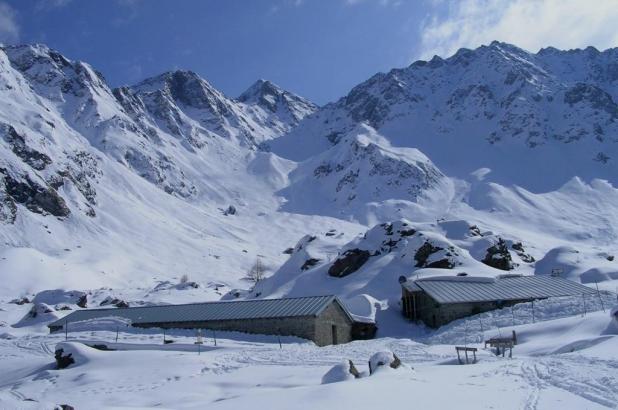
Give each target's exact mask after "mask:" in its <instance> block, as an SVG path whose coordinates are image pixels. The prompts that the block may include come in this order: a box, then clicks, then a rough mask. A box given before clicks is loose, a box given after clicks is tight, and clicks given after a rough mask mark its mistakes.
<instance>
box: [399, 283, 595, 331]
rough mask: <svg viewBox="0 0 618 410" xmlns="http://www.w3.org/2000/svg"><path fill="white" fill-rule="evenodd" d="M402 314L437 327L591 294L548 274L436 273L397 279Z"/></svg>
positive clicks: (588, 290)
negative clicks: (552, 299) (511, 308)
mask: <svg viewBox="0 0 618 410" xmlns="http://www.w3.org/2000/svg"><path fill="white" fill-rule="evenodd" d="M401 288H402V299H401V303H402V308H403V309H402V310H403V314H404V316H406V317H408V318H410V319H413V320H421V321H422V322H423V323H425V324H426V325H427V326H429V327H433V328H437V327H440V326H442V325H445V324H447V323H449V322H452V321H453V320H456V319H461V318H463V317H467V316H471V315H475V314H479V313H482V312H487V311H490V310H494V309H499V308H502V307H505V306H512V305H515V304H517V303H523V302H531V301H534V300H538V299H547V298H550V297H559V296H575V295H578V296H579V295H593V294H596V292H595V291H594V290H593V289H591V288H589V287H587V286H584V285H581V284H579V283H576V282H573V281H570V280H567V279H563V278H559V277H552V276H540V275H538V276H537V275H532V276H519V275H509V276H504V277H498V278H490V277H474V276H439V277H429V278H424V279H417V280H407V279H405V278H404V279H402V280H401Z"/></svg>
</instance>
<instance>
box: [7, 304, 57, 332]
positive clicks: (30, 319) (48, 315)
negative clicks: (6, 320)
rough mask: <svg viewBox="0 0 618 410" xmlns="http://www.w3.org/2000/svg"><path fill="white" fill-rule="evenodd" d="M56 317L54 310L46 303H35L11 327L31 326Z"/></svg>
mask: <svg viewBox="0 0 618 410" xmlns="http://www.w3.org/2000/svg"><path fill="white" fill-rule="evenodd" d="M56 319H58V315H57V314H56V310H55V309H54V308H53V307H51V306H49V305H48V304H46V303H35V304H34V305H33V306H32V308H30V310H29V311H28V313H26V315H25V316H24V317H23V318H21V320H20V321H19V322H17V323H15V324H14V325H13V327H24V326H33V325H38V324H41V323H47V322H51V321H53V320H56Z"/></svg>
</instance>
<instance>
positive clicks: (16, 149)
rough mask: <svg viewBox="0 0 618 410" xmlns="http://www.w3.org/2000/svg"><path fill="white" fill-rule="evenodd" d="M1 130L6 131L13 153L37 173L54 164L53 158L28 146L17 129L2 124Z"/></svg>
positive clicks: (6, 137)
mask: <svg viewBox="0 0 618 410" xmlns="http://www.w3.org/2000/svg"><path fill="white" fill-rule="evenodd" d="M1 128H3V130H4V134H5V136H4V138H5V139H6V141H7V142H8V143H9V146H10V147H11V150H12V151H13V153H14V154H15V155H17V156H18V157H19V158H20V159H21V160H22V161H24V162H25V163H26V164H28V165H30V166H31V167H32V168H34V169H36V170H37V171H42V170H44V169H45V168H46V167H47V166H48V165H49V164H51V163H52V160H51V158H49V157H48V156H47V155H45V154H43V153H42V152H38V151H37V150H35V149H32V148H30V147H29V146H28V145H27V144H26V140H25V138H24V137H23V136H22V135H19V134H18V133H17V131H16V130H15V128H13V127H12V126H10V125H8V124H2V126H1Z"/></svg>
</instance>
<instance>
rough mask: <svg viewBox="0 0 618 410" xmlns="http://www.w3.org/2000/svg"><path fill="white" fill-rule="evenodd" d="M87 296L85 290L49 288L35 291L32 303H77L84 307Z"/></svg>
mask: <svg viewBox="0 0 618 410" xmlns="http://www.w3.org/2000/svg"><path fill="white" fill-rule="evenodd" d="M87 302H88V297H87V295H86V293H85V292H82V291H79V290H64V289H50V290H44V291H41V292H39V293H37V294H36V295H35V296H34V298H33V299H32V303H45V304H48V305H59V304H68V305H77V306H79V307H86V305H87Z"/></svg>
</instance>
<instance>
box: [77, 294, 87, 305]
mask: <svg viewBox="0 0 618 410" xmlns="http://www.w3.org/2000/svg"><path fill="white" fill-rule="evenodd" d="M76 305H77V306H79V307H80V308H86V307H87V306H88V295H86V294H84V295H81V296H80V297H79V299H78V300H77V303H76Z"/></svg>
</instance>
